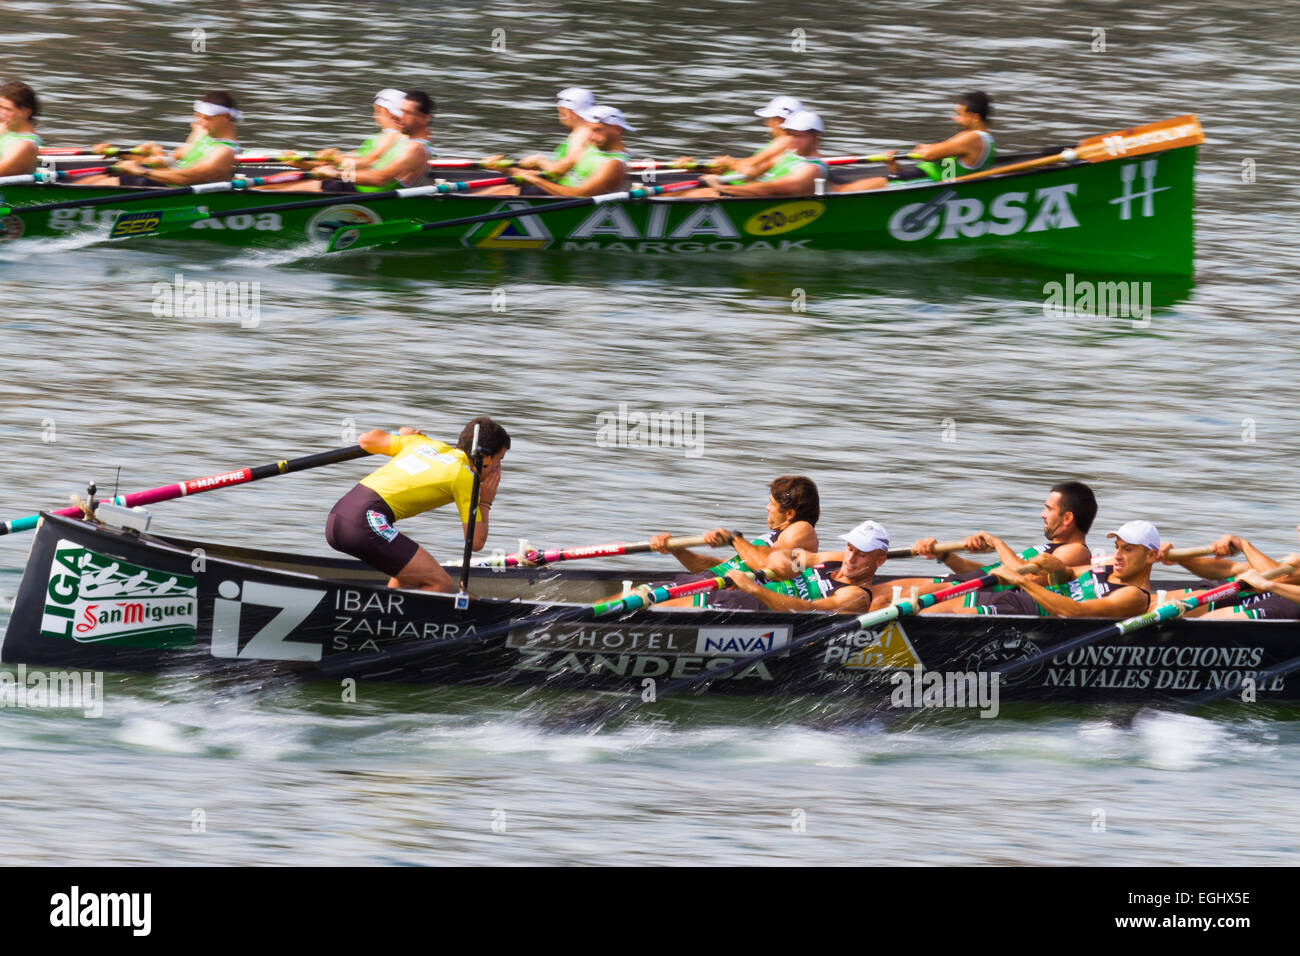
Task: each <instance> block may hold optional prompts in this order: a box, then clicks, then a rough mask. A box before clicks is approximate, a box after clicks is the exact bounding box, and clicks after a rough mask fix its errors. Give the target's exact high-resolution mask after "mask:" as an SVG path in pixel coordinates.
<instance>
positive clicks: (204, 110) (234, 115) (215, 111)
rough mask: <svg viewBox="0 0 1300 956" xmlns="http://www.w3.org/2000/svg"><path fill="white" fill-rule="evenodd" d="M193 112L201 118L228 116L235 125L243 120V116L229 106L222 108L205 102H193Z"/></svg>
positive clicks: (218, 104)
mask: <svg viewBox="0 0 1300 956" xmlns="http://www.w3.org/2000/svg"><path fill="white" fill-rule="evenodd" d="M194 112H196V113H198V114H199V115H201V116H220V115H222V114H223V113H225V114H228V115H229V116H230V118H231V119H232V120H234V121H235V122H236V123H238V122H240V121H241V120H243V118H244V114H243V113H241V112H240V111H239V110H237V109H232V108H231V107H229V106H222V105H221V104H220V103H209V102H208V101H207V100H195V101H194Z"/></svg>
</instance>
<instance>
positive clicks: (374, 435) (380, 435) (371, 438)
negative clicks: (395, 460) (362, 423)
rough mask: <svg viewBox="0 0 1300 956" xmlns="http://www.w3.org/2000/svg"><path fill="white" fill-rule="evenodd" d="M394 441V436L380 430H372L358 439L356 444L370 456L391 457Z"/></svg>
mask: <svg viewBox="0 0 1300 956" xmlns="http://www.w3.org/2000/svg"><path fill="white" fill-rule="evenodd" d="M395 441H396V436H394V435H391V434H390V433H388V432H386V431H384V429H382V428H374V429H371V430H370V431H368V432H366V433H365V434H364V435H362V436H361V437H360V438H358V439H357V444H358V445H360V446H361V447H362V448H364V449H365V450H366V451H368V452H370V454H372V455H391V454H392V453H393V451H392V449H393V444H394V442H395Z"/></svg>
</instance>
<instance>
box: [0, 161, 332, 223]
mask: <svg viewBox="0 0 1300 956" xmlns="http://www.w3.org/2000/svg"><path fill="white" fill-rule="evenodd" d="M113 168H116V167H113ZM88 172H90V170H80V169H79V170H77V171H76V172H75V173H73V175H76V176H83V175H85V174H86V173H88ZM307 176H308V174H307V173H304V172H298V171H296V170H295V171H293V172H287V173H276V174H275V175H273V176H252V177H249V178H243V179H232V180H229V181H228V182H221V183H195V184H194V185H193V186H176V187H174V188H167V189H151V190H148V191H146V192H144V193H126V194H114V195H112V196H92V197H91V198H89V199H65V200H62V201H61V202H46V203H40V204H38V205H35V206H14V207H12V208H11V207H8V206H0V216H9V215H16V216H24V215H27V214H28V213H33V212H47V211H48V210H51V209H76V208H80V207H81V206H108V205H112V206H121V205H124V204H126V203H138V202H150V201H152V200H154V199H165V198H167V197H168V196H189V195H196V196H197V195H202V194H204V193H228V192H233V191H235V190H240V189H251V188H252V187H253V186H265V185H267V184H269V183H289V182H293V181H294V180H297V179H304V178H306V177H307ZM244 211H245V212H247V210H244Z"/></svg>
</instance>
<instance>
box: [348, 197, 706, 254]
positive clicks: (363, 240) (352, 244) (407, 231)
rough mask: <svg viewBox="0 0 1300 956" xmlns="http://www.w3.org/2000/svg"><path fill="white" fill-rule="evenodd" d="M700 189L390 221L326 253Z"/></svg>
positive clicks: (357, 232)
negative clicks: (436, 218) (429, 219)
mask: <svg viewBox="0 0 1300 956" xmlns="http://www.w3.org/2000/svg"><path fill="white" fill-rule="evenodd" d="M698 185H700V180H698V179H692V180H688V181H686V182H684V183H673V184H672V185H671V186H639V187H637V188H636V189H629V190H627V191H625V192H618V193H603V194H601V195H599V196H580V197H578V198H577V199H565V200H561V201H560V202H554V203H546V204H544V205H539V206H531V207H528V208H526V209H502V210H499V211H497V212H485V213H482V214H480V215H477V216H461V217H460V218H458V219H443V220H441V221H439V222H415V221H414V220H411V219H394V220H393V221H392V222H377V223H375V224H374V225H370V226H347V227H345V228H343V229H340V230H339V231H338V232H336V233H334V235H332V236H330V242H329V245H328V246H327V247H326V249H325V251H326V252H342V251H344V250H345V249H360V248H365V247H367V246H378V245H383V244H384V243H389V242H396V241H397V240H398V239H401V238H402V237H403V236H409V235H412V234H414V233H417V232H424V231H426V230H429V229H450V228H452V227H454V226H468V225H470V224H472V223H479V222H496V221H497V220H499V219H522V218H523V217H524V216H540V215H543V214H544V213H548V212H560V211H561V210H564V209H581V208H582V207H583V206H601V205H604V204H605V203H612V202H626V201H628V200H629V199H644V198H646V197H648V196H657V195H659V194H660V193H666V192H674V191H676V190H679V189H690V188H691V187H694V186H698Z"/></svg>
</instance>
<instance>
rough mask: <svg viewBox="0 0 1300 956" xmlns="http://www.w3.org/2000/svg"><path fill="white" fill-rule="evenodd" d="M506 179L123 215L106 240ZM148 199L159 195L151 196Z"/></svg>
mask: <svg viewBox="0 0 1300 956" xmlns="http://www.w3.org/2000/svg"><path fill="white" fill-rule="evenodd" d="M510 181H511V180H510V177H508V176H503V177H500V178H497V179H479V180H476V181H474V182H465V181H457V182H447V183H435V184H434V185H431V186H412V187H410V188H408V189H385V190H382V191H380V192H377V193H339V194H338V195H333V196H324V197H322V198H320V199H301V200H298V201H296V202H284V203H273V204H272V205H269V206H254V207H251V208H250V207H240V208H236V209H222V210H218V211H217V212H210V211H207V210H203V209H199V208H198V207H197V206H182V207H179V208H176V209H151V210H147V211H144V212H124V213H122V214H121V215H120V216H118V217H117V219H116V220H114V222H113V228H112V229H111V230H110V231H109V234H108V235H109V238H110V239H137V238H139V237H141V236H157V235H161V234H163V233H167V232H177V231H179V230H182V229H188V228H189V227H190V226H192V225H194V224H195V223H196V222H202V221H204V220H206V219H224V218H226V217H227V216H241V215H246V214H248V213H250V212H251V213H258V214H261V213H267V212H288V211H290V210H294V209H319V208H321V207H323V206H343V205H348V204H352V205H366V204H368V203H372V202H381V201H383V200H386V199H413V198H415V197H417V196H439V195H445V194H447V193H456V192H466V191H468V190H470V189H480V188H482V187H484V186H502V185H505V184H506V183H508V182H510ZM151 195H155V196H156V195H159V194H158V193H152V194H151Z"/></svg>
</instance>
